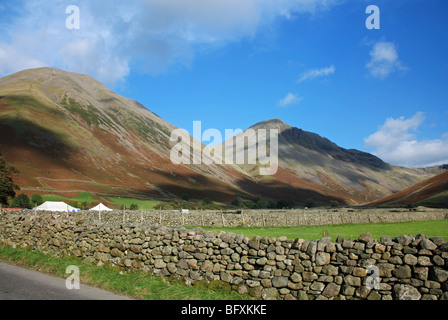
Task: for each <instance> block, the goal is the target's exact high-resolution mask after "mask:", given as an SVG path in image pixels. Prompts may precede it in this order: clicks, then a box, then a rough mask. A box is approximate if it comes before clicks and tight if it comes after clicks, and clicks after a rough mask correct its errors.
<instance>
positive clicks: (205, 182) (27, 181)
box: [0, 68, 245, 200]
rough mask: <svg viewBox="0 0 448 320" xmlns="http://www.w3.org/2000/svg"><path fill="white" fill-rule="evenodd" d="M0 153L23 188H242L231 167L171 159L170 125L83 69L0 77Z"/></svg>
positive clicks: (217, 192)
mask: <svg viewBox="0 0 448 320" xmlns="http://www.w3.org/2000/svg"><path fill="white" fill-rule="evenodd" d="M0 108H1V113H0V152H2V153H3V154H5V156H6V159H7V160H8V162H9V163H11V164H12V165H14V166H15V167H16V168H17V169H18V170H19V171H20V173H21V174H20V175H19V176H18V177H17V181H16V182H17V183H18V184H19V185H20V186H21V187H22V189H23V190H28V191H40V192H47V193H55V194H59V195H62V196H72V195H73V194H74V193H76V192H79V191H88V192H94V193H96V194H103V195H119V196H132V197H142V198H148V197H150V198H164V197H174V196H179V197H180V196H181V195H182V194H184V193H186V194H188V195H189V196H190V197H199V198H203V197H206V196H212V197H213V198H214V199H217V200H228V199H230V198H233V197H234V196H235V195H237V194H245V193H244V191H243V190H241V189H240V188H239V187H238V185H237V182H238V181H239V180H244V179H245V177H244V175H242V174H241V173H239V172H238V171H235V170H234V169H232V168H230V167H225V166H216V165H210V166H205V165H202V166H201V165H189V166H186V165H174V164H172V162H171V161H170V158H169V155H170V150H171V145H170V134H171V132H172V130H174V129H176V127H174V126H173V125H171V124H170V123H168V122H166V121H165V120H163V119H161V118H160V117H158V116H157V115H156V114H154V113H152V112H150V111H149V110H148V109H146V108H145V107H143V106H142V105H141V104H139V103H138V102H136V101H133V100H131V99H127V98H124V97H122V96H120V95H118V94H116V93H114V92H112V91H110V90H109V89H107V88H106V87H105V86H103V85H102V84H101V83H99V82H97V81H96V80H94V79H93V78H91V77H90V76H87V75H82V74H77V73H71V72H65V71H61V70H58V69H52V68H38V69H30V70H25V71H22V72H18V73H16V74H13V75H10V76H6V77H4V78H2V79H0Z"/></svg>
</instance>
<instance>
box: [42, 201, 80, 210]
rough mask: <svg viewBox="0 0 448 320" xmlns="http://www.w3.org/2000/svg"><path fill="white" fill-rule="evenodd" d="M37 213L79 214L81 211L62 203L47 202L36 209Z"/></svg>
mask: <svg viewBox="0 0 448 320" xmlns="http://www.w3.org/2000/svg"><path fill="white" fill-rule="evenodd" d="M35 210H36V211H38V210H41V211H62V212H78V211H80V209H78V208H75V207H72V206H69V205H68V204H66V203H65V202H62V201H45V202H44V203H42V204H41V205H40V206H38V207H36V208H35Z"/></svg>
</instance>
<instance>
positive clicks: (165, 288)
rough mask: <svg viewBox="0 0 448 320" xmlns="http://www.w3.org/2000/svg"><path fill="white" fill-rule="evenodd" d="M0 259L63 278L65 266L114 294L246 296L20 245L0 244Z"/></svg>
mask: <svg viewBox="0 0 448 320" xmlns="http://www.w3.org/2000/svg"><path fill="white" fill-rule="evenodd" d="M0 261H3V262H6V263H10V264H15V265H18V266H21V267H25V268H27V269H33V270H37V271H40V272H43V273H46V274H50V275H53V276H57V277H60V278H66V277H67V276H68V275H69V274H66V273H65V270H66V268H67V267H68V266H69V265H76V266H77V267H78V268H79V270H80V281H81V283H83V284H87V285H90V286H94V287H99V288H102V289H105V290H108V291H111V292H114V293H117V294H123V295H127V296H129V297H132V298H134V299H143V300H242V299H250V297H249V296H242V295H239V294H237V293H235V292H227V291H225V290H222V289H216V290H211V289H205V288H200V287H195V286H186V285H184V284H182V283H181V282H180V281H178V280H175V281H173V280H169V279H167V278H163V277H157V276H152V275H149V274H147V273H145V272H143V271H135V272H126V273H120V270H119V268H117V267H107V266H101V267H98V266H96V265H92V264H88V263H85V262H83V261H82V260H81V259H79V258H76V257H56V256H53V255H51V254H44V253H42V252H39V251H33V250H28V249H23V248H12V247H9V246H3V245H0Z"/></svg>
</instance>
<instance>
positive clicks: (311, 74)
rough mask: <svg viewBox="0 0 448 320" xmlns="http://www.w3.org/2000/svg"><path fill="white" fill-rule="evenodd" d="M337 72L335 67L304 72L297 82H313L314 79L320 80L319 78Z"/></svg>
mask: <svg viewBox="0 0 448 320" xmlns="http://www.w3.org/2000/svg"><path fill="white" fill-rule="evenodd" d="M335 71H336V69H335V68H334V66H329V67H325V68H321V69H312V70H308V71H306V72H304V73H303V74H302V75H301V76H300V77H299V79H298V80H297V81H298V82H302V81H306V80H312V79H314V78H318V77H324V76H328V75H330V74H333V73H334V72H335Z"/></svg>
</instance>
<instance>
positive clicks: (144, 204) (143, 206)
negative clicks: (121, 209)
mask: <svg viewBox="0 0 448 320" xmlns="http://www.w3.org/2000/svg"><path fill="white" fill-rule="evenodd" d="M107 199H108V200H109V201H111V202H113V203H116V204H118V205H120V206H121V205H125V206H126V208H128V209H129V207H130V206H131V204H136V205H137V206H138V209H139V210H152V209H154V206H155V205H157V204H159V203H160V201H156V200H139V199H134V198H125V197H107Z"/></svg>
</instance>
